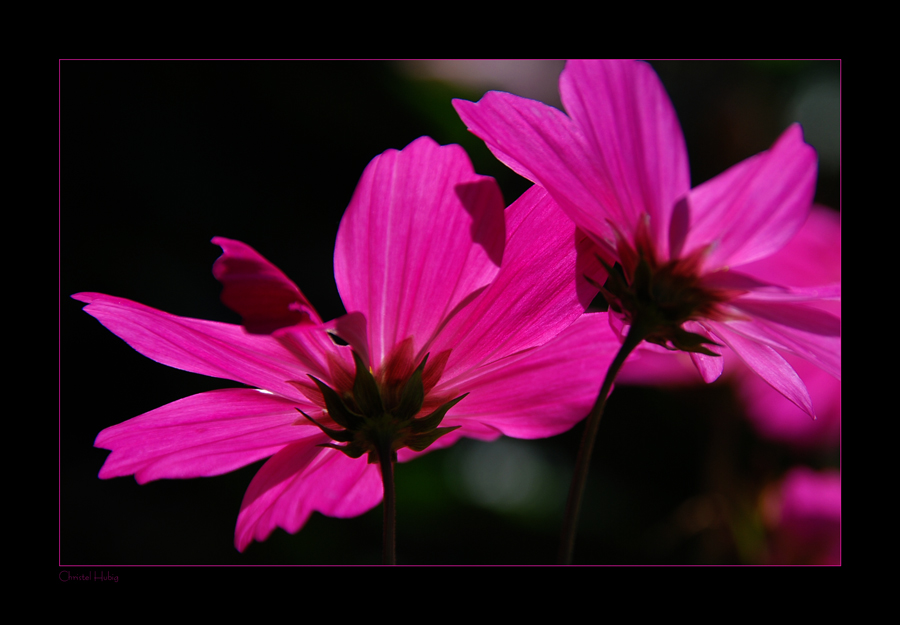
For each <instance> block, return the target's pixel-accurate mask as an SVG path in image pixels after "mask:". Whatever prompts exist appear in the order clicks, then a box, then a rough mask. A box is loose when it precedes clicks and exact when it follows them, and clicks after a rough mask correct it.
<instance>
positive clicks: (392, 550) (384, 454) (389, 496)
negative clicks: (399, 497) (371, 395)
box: [378, 443, 397, 564]
mask: <svg viewBox="0 0 900 625" xmlns="http://www.w3.org/2000/svg"><path fill="white" fill-rule="evenodd" d="M391 456H392V454H391V446H390V443H387V445H383V444H382V445H379V446H378V462H379V464H380V465H381V480H382V482H384V501H383V502H382V507H383V509H384V539H383V542H382V549H381V563H382V564H397V546H396V542H397V520H396V515H397V505H396V502H395V498H394V463H393V461H392V459H391Z"/></svg>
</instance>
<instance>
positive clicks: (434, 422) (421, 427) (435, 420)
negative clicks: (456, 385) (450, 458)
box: [409, 393, 468, 451]
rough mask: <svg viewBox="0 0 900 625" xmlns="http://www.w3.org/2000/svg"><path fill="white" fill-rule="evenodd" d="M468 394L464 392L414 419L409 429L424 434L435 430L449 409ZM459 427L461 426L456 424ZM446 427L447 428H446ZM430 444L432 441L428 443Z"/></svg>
mask: <svg viewBox="0 0 900 625" xmlns="http://www.w3.org/2000/svg"><path fill="white" fill-rule="evenodd" d="M466 395H468V393H463V394H462V395H460V396H459V397H457V398H456V399H451V400H450V401H448V402H447V403H446V404H444V405H443V406H441V407H440V408H438V409H437V410H435V411H434V412H432V413H431V414H430V415H428V416H427V417H422V418H421V419H414V420H413V422H412V423H411V424H410V426H409V429H410V431H412V432H413V433H414V434H422V433H423V432H430V431H432V430H434V428H436V427H437V426H439V425H440V424H441V421H443V420H444V416H445V415H446V414H447V411H448V410H450V409H451V408H453V406H455V405H456V404H458V403H459V402H460V401H462V399H463V398H464V397H465V396H466ZM456 427H459V426H456ZM444 429H446V428H444ZM428 444H429V445H430V444H431V443H428ZM423 449H424V448H423ZM416 451H422V450H421V449H417V450H416Z"/></svg>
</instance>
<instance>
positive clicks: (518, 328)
mask: <svg viewBox="0 0 900 625" xmlns="http://www.w3.org/2000/svg"><path fill="white" fill-rule="evenodd" d="M506 217H507V243H506V252H505V254H504V259H503V266H502V267H501V269H500V273H499V274H498V275H497V277H496V279H495V280H494V282H493V283H492V284H491V285H490V286H489V287H488V288H487V289H486V290H485V291H484V292H483V293H482V294H481V295H480V296H479V297H478V299H476V300H474V301H473V302H472V303H471V304H470V305H469V306H468V307H467V308H465V309H464V310H463V311H461V312H460V313H459V314H458V315H456V316H455V317H454V318H453V319H451V320H450V321H449V323H448V324H447V326H446V327H445V328H443V329H442V330H441V333H440V335H439V336H438V338H437V339H435V341H434V343H433V344H432V345H431V346H429V348H428V349H429V350H430V351H431V352H432V353H435V352H440V351H442V350H445V349H450V350H453V351H452V353H451V355H450V360H449V361H448V363H447V368H446V369H445V371H444V378H445V379H447V378H452V377H453V376H455V375H457V374H459V373H460V372H462V371H466V370H468V369H471V368H473V367H476V366H481V365H482V364H483V363H486V362H489V361H496V360H500V359H502V358H504V357H506V356H508V355H510V354H514V353H516V352H519V351H522V350H524V349H529V348H531V347H535V346H539V345H542V344H544V343H545V342H547V341H548V340H550V339H552V338H553V337H555V336H556V335H558V334H559V333H560V332H561V331H562V330H563V329H565V328H566V327H568V326H569V325H570V324H571V323H572V322H574V321H575V320H576V319H577V318H578V317H579V316H580V315H581V314H582V313H583V312H584V310H585V309H586V308H587V306H588V305H589V304H590V302H591V300H592V299H593V297H594V296H595V295H596V294H597V289H596V288H595V287H592V286H591V285H590V284H589V283H588V282H587V281H586V280H585V279H584V274H585V273H593V272H595V271H596V270H597V269H599V267H600V265H599V263H598V262H597V261H596V259H595V258H594V257H593V255H591V254H588V253H587V252H588V251H589V250H590V249H591V246H592V243H591V241H590V239H588V238H587V237H586V236H585V235H584V234H583V233H582V232H581V231H580V230H578V229H577V228H576V227H575V224H574V223H573V222H572V221H571V220H570V219H569V218H568V217H566V215H565V214H564V213H563V212H562V210H561V209H560V208H559V206H558V205H557V204H556V202H554V201H553V199H552V198H551V197H550V196H549V195H548V194H547V192H546V191H545V190H543V189H542V188H540V187H538V186H534V187H532V188H531V189H529V190H528V191H526V192H525V193H524V194H522V197H520V198H519V199H518V200H516V201H515V202H514V203H513V204H512V205H511V206H510V207H509V208H508V209H506Z"/></svg>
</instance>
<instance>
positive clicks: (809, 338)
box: [726, 318, 841, 380]
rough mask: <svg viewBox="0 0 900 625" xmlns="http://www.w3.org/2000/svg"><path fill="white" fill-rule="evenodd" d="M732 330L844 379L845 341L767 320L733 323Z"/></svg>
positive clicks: (729, 323) (730, 327)
mask: <svg viewBox="0 0 900 625" xmlns="http://www.w3.org/2000/svg"><path fill="white" fill-rule="evenodd" d="M726 325H727V326H728V329H729V330H731V331H732V332H735V333H736V334H739V335H741V336H743V337H745V338H747V339H749V340H751V341H755V342H757V343H760V344H762V345H768V346H769V347H773V348H775V349H778V350H782V351H786V352H789V353H792V354H795V355H797V356H799V357H801V358H803V359H805V360H808V361H809V362H811V363H813V364H814V365H816V366H817V367H819V368H821V369H822V370H824V371H827V372H828V373H829V374H831V375H832V376H834V377H835V378H837V379H838V380H840V379H841V337H840V335H838V336H834V335H832V336H827V335H821V334H814V333H812V332H804V331H802V330H799V329H797V328H791V327H788V326H784V325H778V324H775V323H771V322H769V321H766V320H765V319H759V318H757V319H752V320H750V321H729V322H728V323H727V324H726Z"/></svg>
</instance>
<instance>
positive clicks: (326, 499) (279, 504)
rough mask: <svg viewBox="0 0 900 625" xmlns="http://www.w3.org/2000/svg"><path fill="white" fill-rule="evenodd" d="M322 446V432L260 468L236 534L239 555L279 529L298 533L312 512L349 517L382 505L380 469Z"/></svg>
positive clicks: (239, 518) (242, 507)
mask: <svg viewBox="0 0 900 625" xmlns="http://www.w3.org/2000/svg"><path fill="white" fill-rule="evenodd" d="M324 442H328V438H327V437H326V436H325V435H324V434H320V435H319V436H316V437H311V438H308V439H304V440H302V441H298V442H296V443H293V444H291V445H288V446H287V447H285V448H284V449H282V450H281V451H280V452H278V453H277V454H275V456H273V457H272V458H271V459H270V460H269V461H268V462H266V463H265V464H264V465H263V466H262V468H261V469H260V470H259V473H257V474H256V476H255V477H254V478H253V481H252V482H250V486H249V487H248V488H247V493H246V494H245V495H244V501H243V502H242V503H241V512H240V514H239V515H238V520H237V528H236V529H235V536H234V544H235V547H237V549H238V551H243V550H244V549H246V547H247V545H249V544H250V542H251V541H253V540H257V541H263V540H265V539H266V538H268V537H269V535H270V534H271V533H272V532H273V531H274V530H275V528H276V527H280V528H282V529H284V530H285V531H287V532H289V533H291V534H293V533H294V532H297V531H298V530H300V528H301V527H303V525H304V524H305V523H306V521H307V519H309V516H310V515H311V514H312V513H313V511H318V512H321V513H322V514H325V515H328V516H332V517H339V518H348V517H353V516H358V515H360V514H362V513H364V512H366V511H368V510H370V509H372V508H374V507H375V506H376V505H378V502H379V501H381V498H382V496H383V487H382V484H381V473H380V471H379V468H378V465H377V464H368V463H367V462H366V457H365V456H363V457H361V458H357V459H356V460H353V459H351V458H348V457H347V456H346V455H344V454H343V453H341V452H339V451H336V450H334V449H328V448H323V447H317V446H316V445H318V444H319V443H324Z"/></svg>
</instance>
